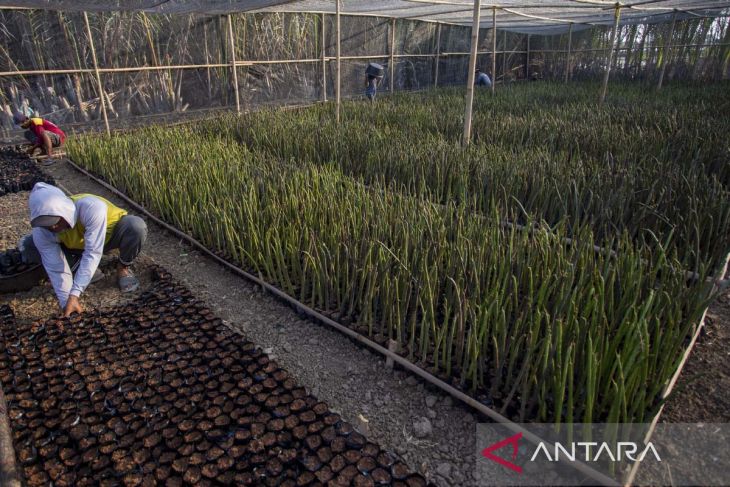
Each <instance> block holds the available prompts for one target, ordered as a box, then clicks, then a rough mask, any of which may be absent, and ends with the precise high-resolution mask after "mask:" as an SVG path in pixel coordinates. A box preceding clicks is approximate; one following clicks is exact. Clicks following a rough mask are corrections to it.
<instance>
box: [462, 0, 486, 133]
mask: <svg viewBox="0 0 730 487" xmlns="http://www.w3.org/2000/svg"><path fill="white" fill-rule="evenodd" d="M481 6H482V2H481V0H474V13H473V14H472V27H471V52H470V53H469V73H468V76H467V82H466V107H465V108H464V138H463V139H462V141H461V143H462V145H463V146H467V145H469V142H471V109H472V105H473V104H474V71H475V70H476V68H477V47H478V44H479V13H480V9H481Z"/></svg>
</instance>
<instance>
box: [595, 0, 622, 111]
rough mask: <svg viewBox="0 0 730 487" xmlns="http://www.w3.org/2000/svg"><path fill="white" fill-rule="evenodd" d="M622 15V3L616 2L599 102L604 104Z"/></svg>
mask: <svg viewBox="0 0 730 487" xmlns="http://www.w3.org/2000/svg"><path fill="white" fill-rule="evenodd" d="M620 17H621V5H620V4H618V3H617V4H616V11H615V13H614V21H613V30H612V31H611V41H610V44H611V46H610V48H609V50H608V59H606V71H605V72H604V73H603V87H602V88H601V98H600V100H599V104H601V105H603V102H604V101H605V100H606V91H607V90H608V76H609V75H610V74H611V63H613V51H614V50H615V49H616V46H615V45H614V44H615V43H616V33H617V32H618V21H619V18H620Z"/></svg>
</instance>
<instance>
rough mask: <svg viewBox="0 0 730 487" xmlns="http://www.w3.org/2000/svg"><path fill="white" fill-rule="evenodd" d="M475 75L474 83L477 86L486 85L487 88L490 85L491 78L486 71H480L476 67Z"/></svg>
mask: <svg viewBox="0 0 730 487" xmlns="http://www.w3.org/2000/svg"><path fill="white" fill-rule="evenodd" d="M475 75H476V77H475V78H474V84H475V85H477V86H486V87H487V88H491V87H492V80H491V79H489V75H488V74H487V73H482V71H481V70H480V69H479V68H477V69H476V71H475Z"/></svg>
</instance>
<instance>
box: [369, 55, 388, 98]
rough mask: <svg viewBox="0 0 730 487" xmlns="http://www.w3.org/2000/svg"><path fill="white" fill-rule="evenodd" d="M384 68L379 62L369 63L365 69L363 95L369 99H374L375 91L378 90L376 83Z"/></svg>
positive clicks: (378, 81) (380, 78)
mask: <svg viewBox="0 0 730 487" xmlns="http://www.w3.org/2000/svg"><path fill="white" fill-rule="evenodd" d="M384 74H385V68H383V66H381V65H380V64H376V63H370V64H368V67H367V68H366V69H365V96H366V97H367V98H368V100H370V101H375V93H376V92H377V91H378V84H379V83H380V81H381V80H382V79H383V75H384Z"/></svg>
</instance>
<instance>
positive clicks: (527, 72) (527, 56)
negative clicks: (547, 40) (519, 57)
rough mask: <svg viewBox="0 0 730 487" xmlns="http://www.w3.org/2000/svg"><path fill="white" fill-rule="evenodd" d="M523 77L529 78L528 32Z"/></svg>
mask: <svg viewBox="0 0 730 487" xmlns="http://www.w3.org/2000/svg"><path fill="white" fill-rule="evenodd" d="M525 79H526V80H529V79H530V34H527V51H526V54H525Z"/></svg>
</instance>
